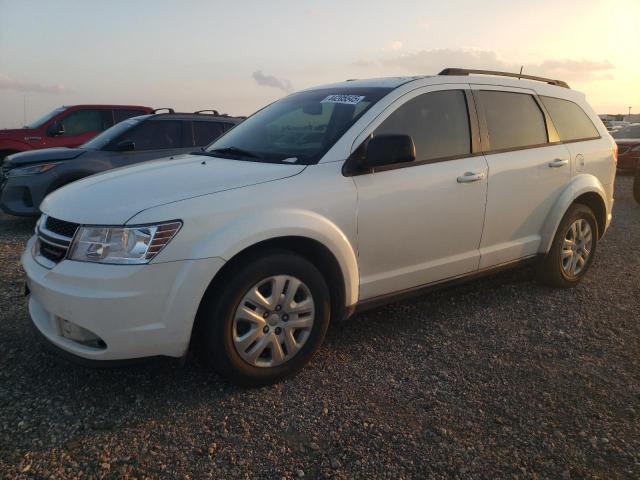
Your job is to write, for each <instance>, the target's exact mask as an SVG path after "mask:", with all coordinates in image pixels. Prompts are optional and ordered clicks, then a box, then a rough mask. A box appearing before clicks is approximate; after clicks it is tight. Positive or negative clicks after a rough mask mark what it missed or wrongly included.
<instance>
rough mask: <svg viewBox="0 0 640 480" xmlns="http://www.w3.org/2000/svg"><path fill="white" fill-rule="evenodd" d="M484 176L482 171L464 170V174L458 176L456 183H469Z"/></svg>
mask: <svg viewBox="0 0 640 480" xmlns="http://www.w3.org/2000/svg"><path fill="white" fill-rule="evenodd" d="M483 178H484V172H480V173H476V172H465V174H464V175H461V176H459V177H458V183H471V182H477V181H478V180H482V179H483Z"/></svg>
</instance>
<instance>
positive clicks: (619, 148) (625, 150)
mask: <svg viewBox="0 0 640 480" xmlns="http://www.w3.org/2000/svg"><path fill="white" fill-rule="evenodd" d="M627 150H629V147H627V146H624V147H622V146H618V155H621V154H623V153H627Z"/></svg>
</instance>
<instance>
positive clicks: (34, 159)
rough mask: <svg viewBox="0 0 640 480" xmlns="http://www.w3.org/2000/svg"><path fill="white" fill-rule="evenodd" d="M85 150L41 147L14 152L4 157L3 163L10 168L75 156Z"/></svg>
mask: <svg viewBox="0 0 640 480" xmlns="http://www.w3.org/2000/svg"><path fill="white" fill-rule="evenodd" d="M85 152H86V150H84V149H82V148H43V149H42V150H30V151H28V152H20V153H14V154H13V155H9V156H8V157H7V158H6V159H5V165H8V166H9V167H10V168H16V167H22V166H25V165H31V164H33V163H43V162H55V161H58V160H71V159H73V158H77V157H79V156H80V155H82V154H83V153H85Z"/></svg>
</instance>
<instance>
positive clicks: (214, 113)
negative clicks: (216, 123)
mask: <svg viewBox="0 0 640 480" xmlns="http://www.w3.org/2000/svg"><path fill="white" fill-rule="evenodd" d="M205 112H211V114H212V115H216V116H217V115H220V113H218V110H198V111H197V112H193V113H197V114H201V113H205Z"/></svg>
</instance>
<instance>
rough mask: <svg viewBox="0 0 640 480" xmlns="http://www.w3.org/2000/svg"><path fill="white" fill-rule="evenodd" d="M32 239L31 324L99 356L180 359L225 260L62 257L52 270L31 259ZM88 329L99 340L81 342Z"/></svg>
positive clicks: (73, 350) (75, 350)
mask: <svg viewBox="0 0 640 480" xmlns="http://www.w3.org/2000/svg"><path fill="white" fill-rule="evenodd" d="M33 241H34V239H33V238H32V239H31V240H30V241H29V243H28V245H27V249H26V251H25V252H24V253H23V255H22V265H23V267H24V270H25V272H26V274H27V285H28V289H29V291H30V292H31V294H30V295H29V313H30V315H31V319H32V321H33V324H34V326H35V327H36V328H37V329H38V331H39V332H40V334H41V335H42V336H43V337H44V338H45V339H46V341H47V342H49V343H51V344H52V345H54V346H55V347H56V349H60V350H62V351H64V352H66V353H67V354H71V355H72V356H75V357H80V358H82V359H85V360H91V361H98V362H104V361H114V360H129V359H137V358H147V357H156V356H168V357H183V356H184V355H185V354H186V352H187V349H188V346H189V341H190V338H191V329H192V326H193V322H194V320H195V316H196V313H197V311H198V307H199V305H200V301H201V299H202V296H203V295H204V292H205V290H206V288H207V287H208V285H209V282H210V281H211V279H212V278H213V276H214V275H215V274H216V273H217V272H218V270H219V269H220V268H221V267H222V265H224V261H223V260H222V259H220V258H208V259H201V260H185V261H179V262H167V263H157V264H153V263H152V264H148V265H101V264H91V263H83V262H74V261H70V260H63V261H62V262H60V263H58V264H57V265H56V266H55V267H53V268H52V269H50V270H49V269H47V268H45V267H43V266H41V265H40V264H38V263H37V262H36V261H35V260H34V258H33V256H32V254H31V247H32V245H33ZM87 332H88V333H87ZM88 334H91V335H94V336H95V337H96V338H97V339H99V341H98V342H94V341H93V340H92V341H90V342H87V341H84V339H83V338H82V336H83V335H88Z"/></svg>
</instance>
